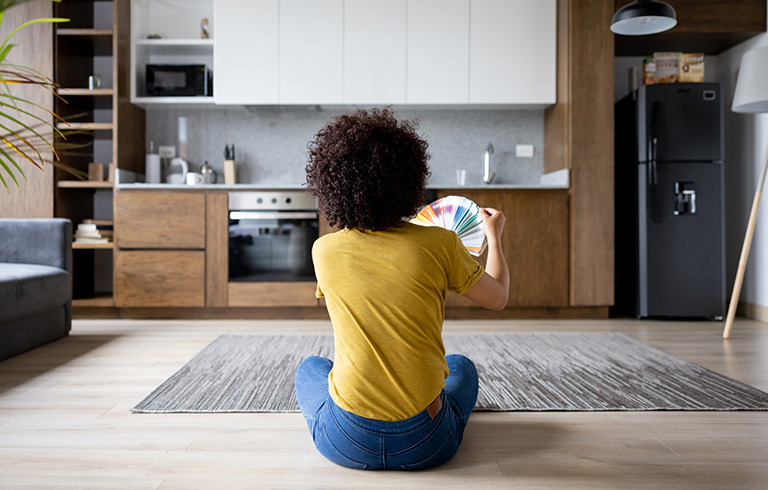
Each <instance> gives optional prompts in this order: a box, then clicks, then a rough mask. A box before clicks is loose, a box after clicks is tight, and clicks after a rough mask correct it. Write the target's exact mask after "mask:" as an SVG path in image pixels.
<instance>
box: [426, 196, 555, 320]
mask: <svg viewBox="0 0 768 490" xmlns="http://www.w3.org/2000/svg"><path fill="white" fill-rule="evenodd" d="M455 193H456V191H455V190H452V191H440V192H438V196H439V197H443V196H446V195H450V194H455ZM461 195H463V196H465V197H467V198H469V199H471V200H473V201H474V202H476V203H477V204H478V205H479V206H481V207H490V208H496V209H500V210H502V211H503V212H504V215H505V216H506V218H507V223H506V227H505V229H504V234H503V235H502V246H503V247H504V256H505V258H506V260H507V265H508V266H509V273H510V286H509V302H508V303H507V306H508V307H567V306H568V253H569V252H568V191H567V190H559V189H555V190H550V189H531V190H528V189H526V190H467V191H461ZM486 256H487V252H486V253H484V254H483V255H482V256H481V257H479V258H478V262H480V263H481V264H485V260H486ZM446 306H477V305H476V304H475V303H473V302H471V301H469V300H468V299H466V298H465V297H463V296H460V295H457V294H454V293H450V294H449V296H448V299H447V301H446Z"/></svg>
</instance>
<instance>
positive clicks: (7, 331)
mask: <svg viewBox="0 0 768 490" xmlns="http://www.w3.org/2000/svg"><path fill="white" fill-rule="evenodd" d="M71 325H72V222H71V221H69V220H68V219H57V218H53V219H0V361H1V360H3V359H7V358H9V357H11V356H15V355H16V354H21V353H22V352H26V351H28V350H30V349H34V348H35V347H38V346H40V345H43V344H46V343H48V342H52V341H54V340H56V339H60V338H62V337H66V336H67V335H68V334H69V330H70V327H71Z"/></svg>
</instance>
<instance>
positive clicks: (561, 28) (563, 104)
mask: <svg viewBox="0 0 768 490" xmlns="http://www.w3.org/2000/svg"><path fill="white" fill-rule="evenodd" d="M570 22H571V14H570V1H569V0H559V1H558V2H557V87H556V88H557V102H556V103H555V104H554V105H552V106H549V107H547V109H546V110H545V111H544V144H545V148H546V150H545V151H544V172H545V173H549V172H554V171H556V170H562V169H566V168H571V117H570V110H569V107H570V105H569V104H568V100H569V98H570V90H571V84H570V81H571V77H570V72H569V66H570V64H569V63H570V42H569V40H570Z"/></svg>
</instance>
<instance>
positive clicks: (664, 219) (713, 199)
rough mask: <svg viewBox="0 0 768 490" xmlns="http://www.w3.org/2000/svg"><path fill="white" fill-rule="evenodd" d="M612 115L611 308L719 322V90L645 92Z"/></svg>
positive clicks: (685, 87)
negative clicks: (613, 300)
mask: <svg viewBox="0 0 768 490" xmlns="http://www.w3.org/2000/svg"><path fill="white" fill-rule="evenodd" d="M615 110H616V112H615V116H616V118H615V128H616V135H615V136H616V140H615V143H616V145H615V151H616V155H615V156H616V159H615V162H616V168H615V179H616V182H615V184H616V186H615V192H616V200H615V207H616V208H615V216H616V228H615V230H616V237H615V238H616V241H615V244H616V268H615V270H616V284H615V286H616V289H615V290H616V307H615V310H616V311H617V312H619V313H620V314H628V315H632V316H635V317H637V318H645V317H709V318H714V319H718V320H720V319H722V317H723V315H724V314H725V225H724V221H725V212H724V203H723V187H724V186H723V118H722V112H723V103H722V99H721V97H720V86H719V84H716V83H675V84H660V85H645V86H642V87H640V88H639V89H638V90H637V91H635V92H633V93H631V94H630V95H628V96H627V97H624V98H623V99H621V100H620V101H619V102H617V103H616V107H615Z"/></svg>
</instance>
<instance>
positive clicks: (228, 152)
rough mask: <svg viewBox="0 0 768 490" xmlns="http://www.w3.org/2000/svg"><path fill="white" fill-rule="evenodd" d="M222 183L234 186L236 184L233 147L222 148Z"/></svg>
mask: <svg viewBox="0 0 768 490" xmlns="http://www.w3.org/2000/svg"><path fill="white" fill-rule="evenodd" d="M224 183H225V184H226V185H235V184H236V183H237V165H236V164H235V145H226V146H225V147H224Z"/></svg>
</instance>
